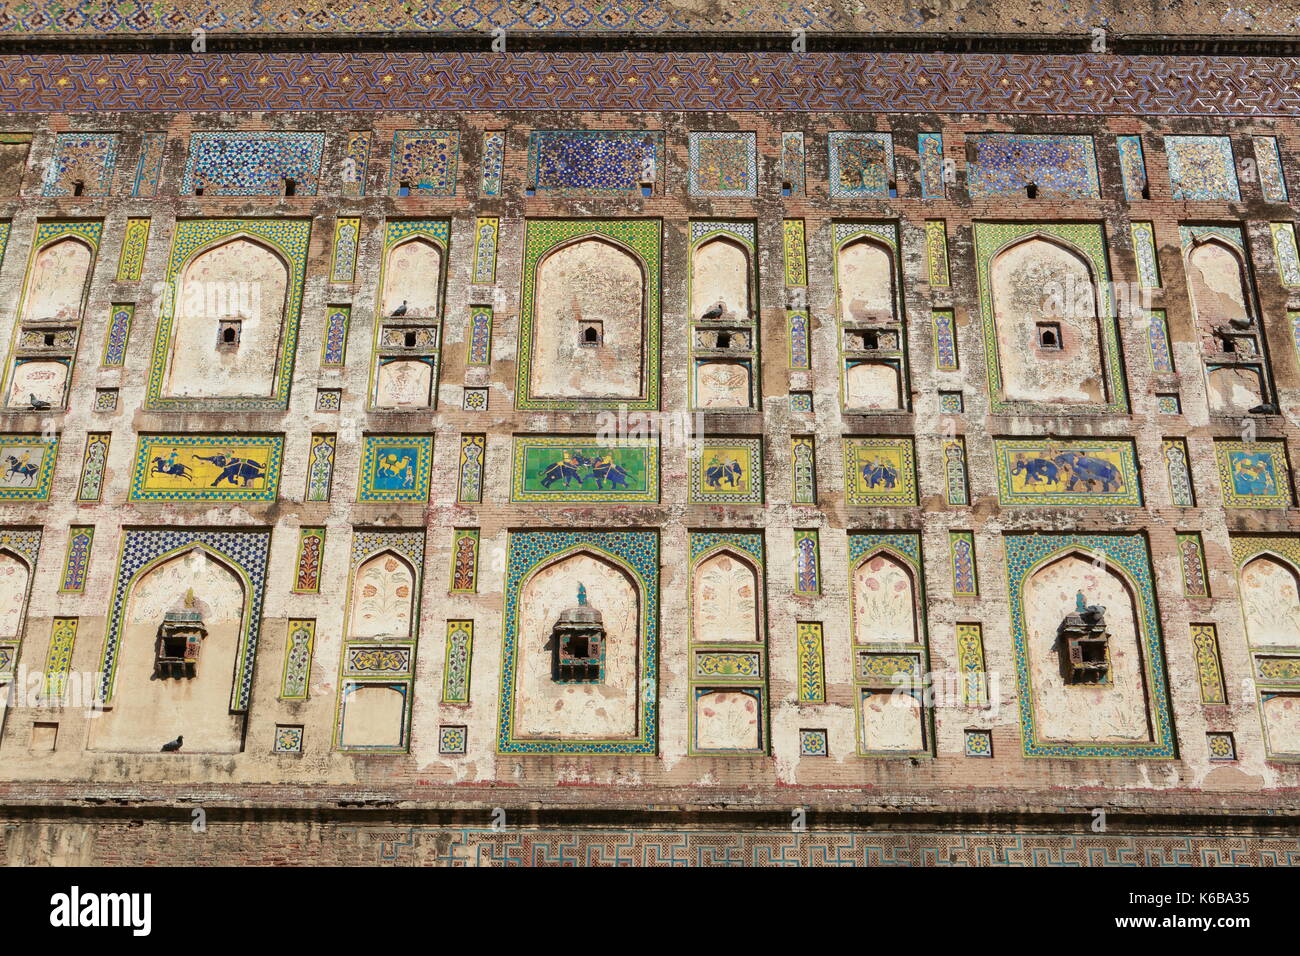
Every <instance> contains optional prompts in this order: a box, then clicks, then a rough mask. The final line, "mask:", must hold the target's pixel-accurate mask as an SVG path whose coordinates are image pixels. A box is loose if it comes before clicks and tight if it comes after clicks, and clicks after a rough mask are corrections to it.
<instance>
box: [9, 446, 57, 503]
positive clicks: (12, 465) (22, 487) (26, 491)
mask: <svg viewBox="0 0 1300 956" xmlns="http://www.w3.org/2000/svg"><path fill="white" fill-rule="evenodd" d="M58 452H59V439H58V437H57V436H55V437H52V438H48V439H46V438H43V437H42V436H40V435H0V501H46V500H48V499H49V497H50V485H51V483H52V481H53V478H54V461H55V459H56V458H57V457H58Z"/></svg>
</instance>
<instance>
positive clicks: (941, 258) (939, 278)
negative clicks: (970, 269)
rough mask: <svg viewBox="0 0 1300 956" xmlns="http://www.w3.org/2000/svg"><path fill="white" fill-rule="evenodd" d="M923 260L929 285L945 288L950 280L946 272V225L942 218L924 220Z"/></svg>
mask: <svg viewBox="0 0 1300 956" xmlns="http://www.w3.org/2000/svg"><path fill="white" fill-rule="evenodd" d="M925 261H926V265H927V266H928V268H929V273H930V285H931V286H933V287H935V288H947V286H948V285H949V284H950V282H951V279H950V278H949V274H948V225H947V223H946V222H945V221H944V220H942V219H927V220H926V221H925Z"/></svg>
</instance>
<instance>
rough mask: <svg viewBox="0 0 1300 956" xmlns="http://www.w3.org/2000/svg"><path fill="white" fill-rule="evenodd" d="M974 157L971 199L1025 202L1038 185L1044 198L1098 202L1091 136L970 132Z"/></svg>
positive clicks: (969, 176) (970, 173) (969, 171)
mask: <svg viewBox="0 0 1300 956" xmlns="http://www.w3.org/2000/svg"><path fill="white" fill-rule="evenodd" d="M966 144H967V148H968V149H974V151H975V155H974V158H973V159H972V160H971V161H970V163H969V164H968V169H967V173H966V179H967V188H968V189H969V190H970V194H971V196H973V197H977V198H978V197H1013V196H1016V195H1019V196H1020V197H1021V198H1024V197H1025V195H1026V188H1027V187H1028V186H1030V185H1031V184H1032V185H1034V186H1036V187H1037V188H1038V190H1039V191H1040V192H1041V193H1042V194H1043V195H1044V197H1047V196H1051V197H1061V198H1067V199H1097V198H1098V197H1099V196H1100V195H1101V193H1100V189H1099V186H1098V178H1097V155H1096V150H1095V148H1094V146H1093V142H1092V137H1091V136H1065V135H1060V134H1048V135H1039V134H1030V133H973V134H968V135H967V137H966Z"/></svg>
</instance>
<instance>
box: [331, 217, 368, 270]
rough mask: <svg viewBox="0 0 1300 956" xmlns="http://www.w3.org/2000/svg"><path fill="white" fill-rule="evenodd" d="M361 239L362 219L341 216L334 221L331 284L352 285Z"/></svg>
mask: <svg viewBox="0 0 1300 956" xmlns="http://www.w3.org/2000/svg"><path fill="white" fill-rule="evenodd" d="M360 239H361V219H360V218H359V217H357V216H340V217H339V218H338V219H336V220H334V259H333V261H332V262H331V263H330V282H338V283H341V284H344V285H350V284H351V283H352V281H353V280H354V279H355V278H356V275H357V243H358V242H359V241H360Z"/></svg>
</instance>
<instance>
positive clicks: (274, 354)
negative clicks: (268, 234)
mask: <svg viewBox="0 0 1300 956" xmlns="http://www.w3.org/2000/svg"><path fill="white" fill-rule="evenodd" d="M288 288H289V264H288V263H287V262H286V261H285V259H284V258H283V257H282V256H281V255H280V254H279V253H278V252H276V251H275V250H274V249H272V248H271V247H270V246H268V245H266V244H264V243H262V242H259V241H258V240H256V239H253V238H251V237H248V236H244V235H236V236H233V237H231V238H228V239H223V240H222V241H221V242H219V243H217V244H216V245H213V246H210V247H209V248H207V249H205V250H203V251H202V252H200V253H199V254H198V255H196V256H194V258H193V259H191V260H190V262H189V264H188V265H186V267H185V269H184V271H183V272H182V273H181V278H180V284H179V285H178V286H177V289H176V300H175V304H174V315H175V317H174V319H173V322H172V346H171V354H170V356H169V357H168V362H167V375H166V378H165V380H164V384H163V394H164V395H167V396H169V397H184V398H236V397H237V398H266V397H268V396H270V395H272V394H273V393H274V391H275V386H276V372H277V370H278V369H279V367H280V351H281V349H282V347H283V337H284V327H285V312H286V309H287V303H288V299H287V292H288Z"/></svg>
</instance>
